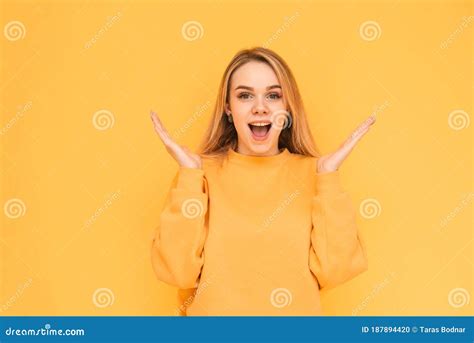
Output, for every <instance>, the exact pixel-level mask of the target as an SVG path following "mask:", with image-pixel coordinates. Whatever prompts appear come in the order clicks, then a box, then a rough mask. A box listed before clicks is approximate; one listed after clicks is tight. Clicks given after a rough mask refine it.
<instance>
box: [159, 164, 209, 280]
mask: <svg viewBox="0 0 474 343" xmlns="http://www.w3.org/2000/svg"><path fill="white" fill-rule="evenodd" d="M207 209H208V186H207V181H206V179H205V177H204V171H203V170H202V169H200V168H198V169H195V168H183V167H180V168H179V171H178V172H177V174H176V176H175V177H174V179H173V182H172V185H171V188H170V190H169V191H168V195H167V197H166V200H165V205H164V208H163V210H162V212H161V215H160V220H159V225H158V227H157V228H156V230H155V233H154V238H153V241H152V246H151V261H152V265H153V269H154V272H155V274H156V276H157V278H158V279H159V280H161V281H163V282H166V283H168V284H170V285H173V286H176V287H179V288H184V289H185V288H193V287H195V286H196V284H197V282H198V279H199V277H200V273H201V268H202V266H203V263H204V255H203V248H204V242H205V240H206V236H207V218H208V216H207Z"/></svg>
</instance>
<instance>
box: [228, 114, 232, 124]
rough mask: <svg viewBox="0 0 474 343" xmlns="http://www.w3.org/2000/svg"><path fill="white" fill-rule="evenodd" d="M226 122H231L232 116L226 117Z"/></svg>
mask: <svg viewBox="0 0 474 343" xmlns="http://www.w3.org/2000/svg"><path fill="white" fill-rule="evenodd" d="M227 120H228V122H229V123H232V122H233V120H232V116H231V115H230V114H228V115H227Z"/></svg>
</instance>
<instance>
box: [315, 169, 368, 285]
mask: <svg viewBox="0 0 474 343" xmlns="http://www.w3.org/2000/svg"><path fill="white" fill-rule="evenodd" d="M311 216H312V222H313V228H312V230H311V247H310V254H309V266H310V270H311V272H312V273H313V274H314V275H315V276H316V278H317V280H318V283H319V289H329V288H332V287H334V286H337V285H339V284H341V283H344V282H346V281H348V280H350V279H352V278H353V277H355V276H356V275H358V274H360V273H362V272H363V271H365V270H367V269H368V264H367V255H366V249H365V246H364V243H363V241H362V239H361V237H360V233H359V232H358V229H357V226H356V216H355V210H354V208H353V206H352V202H351V199H350V196H349V194H348V193H347V192H345V191H344V190H343V189H342V188H341V185H340V181H339V171H338V170H336V171H332V172H325V173H317V174H316V195H315V196H314V197H313V208H312V214H311Z"/></svg>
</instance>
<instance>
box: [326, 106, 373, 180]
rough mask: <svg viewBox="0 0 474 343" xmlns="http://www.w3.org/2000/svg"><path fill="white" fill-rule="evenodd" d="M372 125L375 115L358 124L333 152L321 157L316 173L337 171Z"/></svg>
mask: <svg viewBox="0 0 474 343" xmlns="http://www.w3.org/2000/svg"><path fill="white" fill-rule="evenodd" d="M373 123H375V115H371V116H370V117H368V118H367V119H366V120H365V121H364V122H363V123H362V124H360V125H359V127H357V129H355V130H354V131H353V132H352V134H351V135H350V136H349V137H348V138H347V139H346V140H345V141H344V143H342V144H341V146H340V147H339V148H338V149H337V150H336V151H335V152H333V153H330V154H327V155H324V156H321V157H320V158H319V159H318V162H317V173H329V172H333V171H336V170H337V169H339V167H340V166H341V164H342V162H344V160H345V159H346V158H347V156H349V153H350V152H351V151H352V149H354V147H355V146H356V144H357V143H358V142H359V141H360V139H361V138H362V137H363V136H364V135H365V134H366V133H367V131H369V128H370V126H371V125H372V124H373Z"/></svg>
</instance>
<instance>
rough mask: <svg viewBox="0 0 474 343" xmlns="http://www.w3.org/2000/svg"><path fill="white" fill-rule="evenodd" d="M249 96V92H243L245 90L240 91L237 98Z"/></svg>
mask: <svg viewBox="0 0 474 343" xmlns="http://www.w3.org/2000/svg"><path fill="white" fill-rule="evenodd" d="M249 97H250V94H249V93H245V92H243V93H240V94H239V95H238V96H237V98H239V99H248V98H249Z"/></svg>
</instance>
